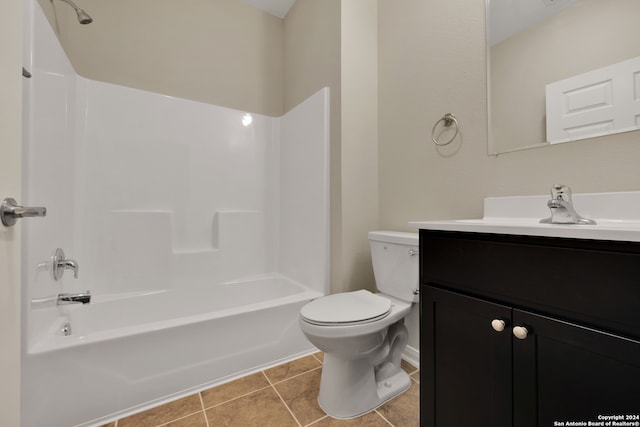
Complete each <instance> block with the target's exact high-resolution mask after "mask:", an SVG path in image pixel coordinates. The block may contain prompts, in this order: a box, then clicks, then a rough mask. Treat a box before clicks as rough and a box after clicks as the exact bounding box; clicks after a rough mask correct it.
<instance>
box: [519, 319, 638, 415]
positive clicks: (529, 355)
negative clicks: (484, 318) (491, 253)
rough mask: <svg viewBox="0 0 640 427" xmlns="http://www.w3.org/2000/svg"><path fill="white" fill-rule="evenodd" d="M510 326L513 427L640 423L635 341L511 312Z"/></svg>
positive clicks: (636, 342) (636, 347)
mask: <svg viewBox="0 0 640 427" xmlns="http://www.w3.org/2000/svg"><path fill="white" fill-rule="evenodd" d="M513 326H514V327H516V326H523V327H525V328H526V329H527V330H528V334H527V336H526V338H524V339H517V338H515V337H514V339H513V367H514V368H513V376H514V383H513V384H514V390H513V391H514V400H513V402H514V426H515V427H534V426H554V425H556V426H559V425H570V424H568V422H570V421H574V422H584V423H585V424H584V425H588V423H589V421H591V422H597V421H601V420H599V419H598V416H604V415H622V416H628V417H629V421H632V422H637V421H640V420H639V419H638V418H637V416H638V415H639V414H640V342H638V341H635V340H632V339H627V338H622V337H619V336H615V335H612V334H608V333H604V332H601V331H597V330H594V329H589V328H585V327H582V326H578V325H575V324H571V323H567V322H563V321H560V320H556V319H553V318H548V317H544V316H540V315H536V314H532V313H528V312H525V311H520V310H516V309H514V310H513ZM622 420H623V421H625V419H624V418H623V419H622ZM556 423H557V424H556ZM562 423H564V424H562ZM577 425H580V424H577ZM592 425H594V424H592ZM595 425H597V424H595ZM630 425H635V424H630Z"/></svg>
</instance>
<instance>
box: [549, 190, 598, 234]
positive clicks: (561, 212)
mask: <svg viewBox="0 0 640 427" xmlns="http://www.w3.org/2000/svg"><path fill="white" fill-rule="evenodd" d="M547 206H548V207H549V209H550V210H551V216H550V217H549V218H545V219H541V220H540V222H541V223H543V224H587V225H595V224H596V222H595V221H594V220H592V219H587V218H583V217H581V216H580V215H578V213H577V212H576V211H575V209H574V208H573V202H572V201H571V189H570V188H569V187H568V186H566V185H562V184H555V185H554V186H553V187H551V200H549V201H548V202H547Z"/></svg>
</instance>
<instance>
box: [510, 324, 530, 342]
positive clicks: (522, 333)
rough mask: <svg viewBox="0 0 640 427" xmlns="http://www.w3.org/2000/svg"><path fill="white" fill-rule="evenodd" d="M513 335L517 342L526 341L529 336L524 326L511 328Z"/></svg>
mask: <svg viewBox="0 0 640 427" xmlns="http://www.w3.org/2000/svg"><path fill="white" fill-rule="evenodd" d="M513 335H514V336H515V337H516V338H518V339H519V340H524V339H527V335H529V331H528V330H527V328H525V327H524V326H515V327H514V328H513Z"/></svg>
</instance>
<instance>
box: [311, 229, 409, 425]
mask: <svg viewBox="0 0 640 427" xmlns="http://www.w3.org/2000/svg"><path fill="white" fill-rule="evenodd" d="M369 242H370V244H371V259H372V262H373V272H374V275H375V281H376V286H377V288H378V290H379V293H372V292H369V291H367V290H360V291H355V292H343V293H338V294H332V295H328V296H325V297H321V298H318V299H316V300H313V301H311V302H309V303H307V304H306V305H304V306H303V307H302V309H301V310H300V320H299V323H300V328H301V329H302V331H303V333H304V334H305V335H306V337H307V338H308V339H309V341H311V343H312V344H313V345H315V346H316V347H317V348H319V349H320V350H322V351H323V352H324V364H323V368H322V377H321V379H320V393H319V395H318V404H319V405H320V407H321V408H322V410H323V411H324V412H326V413H327V414H328V415H330V416H331V417H334V418H340V419H348V418H355V417H358V416H360V415H362V414H365V413H367V412H369V411H372V410H374V409H376V408H377V407H379V406H380V405H382V404H383V403H385V402H386V401H388V400H389V399H392V398H393V397H395V396H397V395H399V394H401V393H403V392H404V391H406V390H407V389H409V387H410V386H411V379H410V378H409V376H408V375H407V374H406V372H404V371H403V370H402V369H401V368H400V357H401V355H402V352H403V351H404V348H405V347H406V345H407V340H408V331H407V327H406V326H405V325H404V318H405V317H406V316H407V314H409V312H410V311H411V308H412V306H413V304H414V303H416V302H418V294H417V293H418V292H417V290H418V274H419V267H418V234H417V233H403V232H393V231H372V232H370V233H369Z"/></svg>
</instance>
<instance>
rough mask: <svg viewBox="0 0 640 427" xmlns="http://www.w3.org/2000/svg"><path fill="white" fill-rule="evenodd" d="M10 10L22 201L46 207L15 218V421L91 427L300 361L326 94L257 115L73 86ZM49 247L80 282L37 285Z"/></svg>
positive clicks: (312, 287) (33, 22)
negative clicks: (20, 281)
mask: <svg viewBox="0 0 640 427" xmlns="http://www.w3.org/2000/svg"><path fill="white" fill-rule="evenodd" d="M25 8H26V9H25V19H26V20H27V22H26V25H25V27H26V29H27V30H28V31H27V34H26V43H25V46H26V48H25V50H26V52H25V53H26V54H25V58H28V60H27V63H26V64H25V66H27V68H28V69H30V71H31V72H32V74H33V78H32V79H30V80H25V91H24V94H25V98H24V101H25V102H24V105H25V107H24V108H25V111H24V117H25V143H24V147H25V156H24V158H25V165H24V188H25V189H24V193H25V194H24V195H23V200H24V203H25V204H31V205H43V206H47V208H48V213H47V217H46V219H45V220H44V221H30V222H28V223H25V224H24V235H23V239H24V244H23V269H24V274H23V277H24V285H23V301H24V304H23V325H24V327H23V389H22V393H23V398H22V401H23V409H22V413H23V424H24V425H25V426H31V425H33V426H35V425H43V423H46V422H52V421H53V423H54V424H60V425H63V424H64V425H75V424H79V425H91V423H92V422H101V421H104V420H106V419H108V418H109V417H110V416H115V415H116V414H118V415H122V414H124V413H126V412H127V411H129V410H134V409H140V408H142V407H144V406H145V405H147V404H152V403H158V402H160V401H162V400H163V399H165V398H169V397H176V396H179V395H181V394H185V393H190V392H193V391H194V390H196V389H198V388H202V387H205V386H210V385H211V384H214V383H217V382H220V381H225V380H228V379H230V378H233V377H234V376H237V375H241V374H243V373H247V372H251V371H252V370H255V369H259V368H262V367H264V366H268V365H270V364H274V363H277V362H280V361H283V360H286V359H287V358H291V357H294V356H297V355H300V354H303V353H305V352H308V351H311V350H312V349H313V348H312V346H311V345H310V344H309V343H308V341H306V339H305V338H304V336H303V335H302V334H301V332H300V331H299V328H298V327H297V315H298V310H299V306H301V304H304V302H306V301H308V300H309V299H311V298H314V297H318V296H320V295H323V294H326V293H327V292H328V259H329V258H328V117H329V116H328V100H329V93H328V89H323V90H322V91H320V92H318V93H317V94H315V95H313V96H312V97H311V98H309V99H308V100H306V101H304V102H303V103H301V104H300V105H299V106H298V107H296V108H294V109H292V110H291V111H290V112H289V113H287V114H286V115H285V116H283V117H281V118H272V117H267V116H263V115H257V114H250V113H246V112H241V111H237V110H231V109H228V108H224V107H219V106H214V105H209V104H204V103H199V102H195V101H189V100H185V99H179V98H173V97H168V96H162V95H158V94H154V93H150V92H144V91H140V90H135V89H131V88H125V87H120V86H115V85H111V84H106V83H101V82H96V81H91V80H87V79H85V78H82V77H80V76H78V75H76V73H75V72H74V70H73V68H72V66H71V65H70V63H69V61H68V60H67V58H66V56H65V54H64V51H63V50H62V48H61V47H60V45H59V44H58V41H57V38H56V36H55V34H54V33H53V31H52V29H51V27H50V26H49V23H48V22H47V20H46V18H45V17H44V15H43V13H42V11H41V10H40V7H39V5H38V4H37V3H36V2H32V1H27V2H25ZM212 78H213V76H212ZM56 247H61V248H63V249H64V251H65V254H66V256H67V258H71V259H75V260H76V261H77V262H78V264H79V265H80V271H79V277H78V279H74V278H73V274H72V272H70V271H67V272H66V273H65V275H64V277H63V278H62V280H60V281H54V280H53V279H52V278H51V275H50V271H51V262H50V256H51V253H52V252H53V250H54V249H55V248H56ZM86 290H90V291H91V292H92V295H93V299H92V303H91V304H89V305H86V306H65V307H63V306H56V304H55V297H56V295H57V294H58V293H60V292H84V291H86ZM245 299H246V301H245ZM208 301H210V304H209V303H208ZM66 322H68V323H71V331H72V334H71V335H70V336H63V334H62V330H61V329H62V326H63V325H64V323H66ZM270 322H272V323H270ZM110 325H113V326H110ZM163 331H166V332H163ZM256 331H257V334H258V335H256ZM163 334H164V335H163ZM238 337H241V339H238ZM234 338H235V339H234ZM239 341H242V343H239ZM203 342H205V343H207V344H205V345H200V344H201V343H203ZM170 348H174V349H175V351H173V352H172V351H169V349H170ZM163 349H166V353H175V354H173V355H172V356H167V358H166V360H162V358H163V354H162V353H163V351H164V350H163ZM181 352H182V353H181ZM187 352H196V353H197V352H199V353H197V354H189V355H188V356H186V355H185V353H187ZM181 356H182V357H181ZM172 357H173V359H174V360H170V359H171V358H172ZM151 360H154V362H153V363H149V362H150V361H151ZM152 366H153V368H152ZM153 369H156V371H154V370H153ZM98 396H99V397H98Z"/></svg>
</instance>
